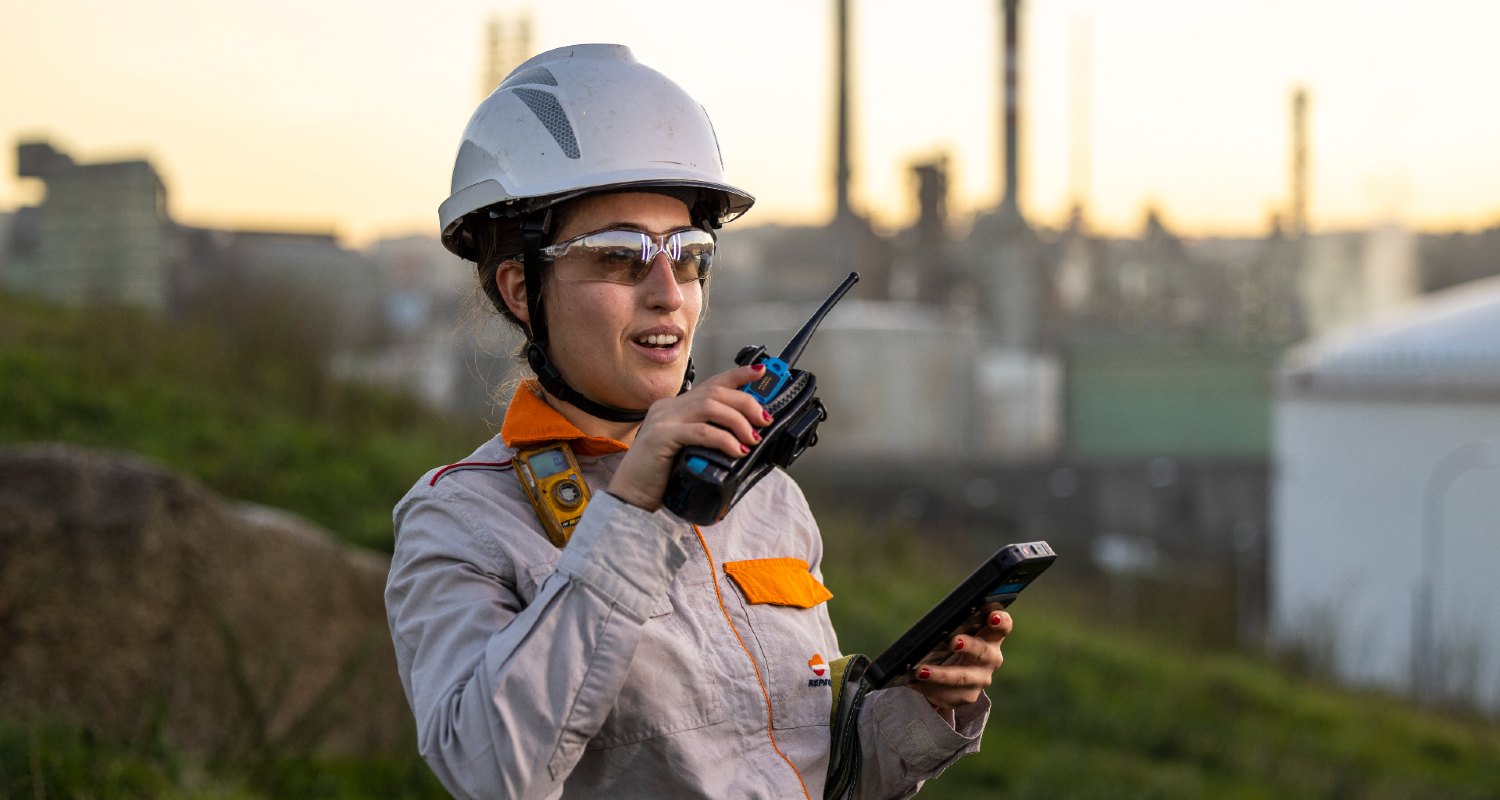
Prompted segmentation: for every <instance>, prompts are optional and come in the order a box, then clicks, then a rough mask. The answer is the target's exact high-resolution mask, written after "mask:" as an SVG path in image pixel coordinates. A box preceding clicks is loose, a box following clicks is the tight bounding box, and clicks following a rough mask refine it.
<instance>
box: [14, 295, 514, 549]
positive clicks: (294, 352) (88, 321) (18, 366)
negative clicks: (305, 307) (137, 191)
mask: <svg viewBox="0 0 1500 800" xmlns="http://www.w3.org/2000/svg"><path fill="white" fill-rule="evenodd" d="M261 307H262V308H263V309H265V313H263V314H259V315H254V316H253V318H252V321H253V324H246V325H242V326H237V327H233V328H231V329H230V330H228V331H226V330H225V326H223V325H217V324H210V322H209V321H199V322H195V323H191V324H184V325H179V326H167V325H163V324H161V323H159V322H156V321H153V320H151V319H149V318H147V317H145V316H144V315H141V314H138V313H134V312H129V311H121V310H100V309H89V310H78V311H73V310H58V309H55V308H50V307H45V306H39V305H35V304H31V303H26V302H22V301H18V300H16V299H13V298H8V297H5V296H0V443H6V442H12V443H13V442H38V441H63V442H71V443H74V444H82V445H89V446H94V447H108V448H115V449H121V450H130V451H134V452H137V453H142V454H145V455H147V456H150V457H152V458H154V459H157V460H159V461H161V462H163V463H165V464H166V465H168V466H169V467H171V468H172V469H174V470H178V471H180V472H184V473H186V474H188V475H192V476H193V477H195V478H197V479H198V480H200V481H202V482H203V483H205V484H207V485H208V486H209V487H210V488H212V489H213V490H215V491H216V492H219V493H220V494H222V495H224V496H226V497H234V498H240V499H244V500H250V501H253V502H257V503H264V504H266V505H271V506H276V507H279V508H285V509H289V510H292V511H296V512H297V513H299V514H302V515H303V516H306V517H308V518H309V519H312V520H314V521H315V522H318V523H319V524H321V525H324V526H326V527H328V528H330V529H332V530H335V531H338V532H339V534H340V535H342V536H344V537H345V538H347V539H349V540H350V541H353V542H355V543H358V544H361V545H364V546H366V547H372V548H375V549H380V550H385V551H387V552H388V551H389V550H390V546H391V535H392V534H391V516H390V514H391V508H392V506H394V505H395V504H396V501H397V500H399V499H400V498H401V496H402V495H403V494H405V493H406V490H407V489H409V488H410V487H411V485H412V483H413V482H414V481H415V480H416V479H417V478H418V477H419V476H420V475H421V474H422V472H424V471H425V470H427V469H428V468H430V467H434V466H437V465H440V464H444V463H448V462H451V461H455V460H457V459H459V458H462V457H463V456H465V455H467V454H468V453H469V452H470V451H472V450H473V449H474V447H475V446H476V445H478V444H479V443H480V442H481V441H483V439H484V438H485V437H486V436H488V435H489V432H488V431H487V429H486V426H485V424H484V423H483V422H482V421H480V420H474V421H472V422H461V421H455V420H453V419H451V418H449V417H446V416H442V415H439V414H436V413H434V412H432V411H429V410H427V409H425V408H423V407H422V406H421V405H420V404H419V403H417V402H415V401H413V400H410V399H408V398H405V397H402V396H400V395H396V394H393V393H391V392H386V391H381V390H378V389H371V388H368V387H363V386H354V385H351V384H347V383H343V382H339V381H335V380H330V379H328V378H326V377H324V375H323V373H322V367H321V363H320V362H321V358H322V355H323V352H322V351H323V346H322V345H321V343H320V340H319V338H318V333H319V332H318V331H316V330H309V329H308V328H307V327H306V326H302V325H299V324H297V322H296V320H297V318H296V317H295V316H294V315H292V314H290V313H288V312H287V310H286V309H285V308H284V307H278V306H275V305H270V306H267V305H266V304H262V306H261Z"/></svg>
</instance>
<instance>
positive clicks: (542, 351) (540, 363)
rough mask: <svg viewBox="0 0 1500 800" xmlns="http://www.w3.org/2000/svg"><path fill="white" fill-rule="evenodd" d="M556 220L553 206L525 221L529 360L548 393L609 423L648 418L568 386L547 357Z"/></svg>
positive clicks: (689, 380) (688, 379)
mask: <svg viewBox="0 0 1500 800" xmlns="http://www.w3.org/2000/svg"><path fill="white" fill-rule="evenodd" d="M551 221H552V213H551V209H546V210H543V211H538V212H535V213H532V214H528V215H527V216H526V218H525V219H524V220H522V222H521V234H522V248H523V249H522V256H521V258H522V260H521V268H522V274H523V275H525V278H526V312H527V315H528V316H530V317H531V326H530V328H531V330H530V334H531V335H530V337H529V338H530V339H531V341H530V342H528V343H527V345H526V363H527V364H529V365H530V366H531V371H532V372H535V373H536V377H537V381H538V382H539V383H541V385H542V389H543V390H544V391H546V392H547V394H550V395H552V396H553V397H556V398H557V399H559V400H561V401H563V402H565V403H570V404H572V405H573V406H576V407H577V408H578V409H579V410H581V411H583V412H584V413H586V414H589V415H592V416H595V417H598V418H599V419H602V420H607V421H609V422H640V421H641V420H643V419H645V418H646V412H645V411H644V410H640V411H637V410H634V409H628V408H617V407H615V406H611V405H606V404H604V403H600V402H598V401H595V400H591V399H589V398H588V397H587V396H585V395H584V394H583V393H582V392H580V391H578V390H577V389H574V388H573V387H572V386H569V385H568V382H567V381H566V380H563V376H562V373H561V372H559V371H558V370H557V367H556V366H555V365H554V364H553V363H552V359H551V358H549V357H548V356H547V322H546V317H544V316H543V315H542V252H541V251H542V240H543V239H544V238H545V237H546V234H547V227H548V225H549V224H550V223H551ZM693 373H694V370H693V358H692V356H689V357H688V363H687V372H686V373H685V374H684V375H683V378H682V386H681V388H679V389H678V390H677V393H678V394H682V393H683V392H686V391H687V390H688V389H691V388H692V387H693V377H694V374H693Z"/></svg>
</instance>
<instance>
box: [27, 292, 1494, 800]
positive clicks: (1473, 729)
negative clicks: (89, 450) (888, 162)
mask: <svg viewBox="0 0 1500 800" xmlns="http://www.w3.org/2000/svg"><path fill="white" fill-rule="evenodd" d="M270 319H273V320H274V319H275V317H274V316H273V317H270ZM267 327H269V328H270V329H268V330H263V331H261V333H260V334H257V335H254V336H249V335H244V334H243V333H241V334H238V335H226V334H224V333H223V332H222V329H221V328H220V327H216V326H211V325H207V324H195V325H189V326H184V327H175V328H170V327H165V326H162V325H160V324H156V323H152V322H150V321H148V320H146V319H143V318H141V317H139V316H137V315H133V314H129V313H124V312H101V311H80V312H71V311H66V312H65V311H57V310H53V309H45V308H41V307H37V306H34V305H28V304H25V303H20V302H17V301H14V300H7V299H4V298H0V442H20V441H40V440H46V441H69V442H75V443H80V444H86V445H92V446H100V447H110V448H119V449H127V450H133V451H138V452H142V453H145V454H147V455H150V456H152V457H154V458H156V459H159V460H161V461H162V462H164V463H166V464H167V465H168V466H170V467H171V468H173V469H177V470H181V471H183V472H186V473H189V474H192V475H194V476H196V477H197V478H198V479H200V480H202V481H203V482H204V483H206V484H208V485H209V486H211V487H212V488H214V489H215V490H216V491H218V492H220V493H222V494H225V495H227V496H231V497H239V498H244V499H249V500H254V501H257V502H261V503H267V504H270V505H275V506H279V507H283V508H287V509H290V510H292V511H295V512H298V513H300V514H303V515H305V516H307V517H309V518H312V519H314V520H317V521H319V522H321V523H323V524H324V525H326V526H328V527H329V528H331V529H332V530H334V531H337V532H339V533H340V534H341V535H343V536H345V537H346V538H348V539H350V540H351V541H355V542H358V543H360V544H364V545H367V546H373V547H377V548H386V547H388V546H389V540H390V521H389V512H390V508H391V505H392V504H393V503H394V502H395V500H396V499H397V498H399V497H400V495H401V494H402V493H403V492H405V491H406V489H407V487H408V486H410V484H411V482H412V481H413V480H414V479H415V477H416V476H417V474H418V473H420V472H421V471H422V470H424V469H426V468H427V467H429V466H432V465H435V464H439V463H442V462H444V461H449V460H453V459H455V458H459V457H461V456H463V455H464V454H466V453H468V452H469V451H470V450H471V449H472V448H473V446H474V445H475V444H477V443H478V441H479V440H480V439H482V438H483V437H484V436H486V435H488V432H487V431H486V430H485V427H484V426H483V425H482V424H480V423H478V422H474V423H463V422H454V421H452V420H450V419H446V418H443V417H441V416H438V415H436V414H433V413H431V412H428V411H425V410H423V409H421V408H420V407H419V406H417V405H416V404H415V403H413V402H411V401H408V400H405V399H402V398H399V397H395V396H392V395H389V394H386V393H382V392H378V391H372V390H369V389H364V388H355V387H351V386H347V385H344V384H340V383H338V382H335V381H330V380H327V379H325V378H323V377H322V376H321V375H320V374H319V373H318V372H317V370H316V369H315V368H314V367H313V366H312V362H311V361H310V360H309V359H310V356H309V353H308V348H309V344H308V342H307V341H306V340H305V338H302V337H301V336H300V335H297V329H296V328H295V327H294V326H291V325H284V324H281V323H276V324H274V325H268V326H267ZM820 516H821V518H822V520H823V522H824V526H825V538H826V540H827V551H828V556H827V563H826V573H827V578H828V583H829V585H830V587H831V588H832V589H833V591H834V593H835V595H836V599H835V601H834V602H833V604H832V613H833V615H834V621H835V624H836V625H837V626H838V628H839V631H840V633H841V638H842V640H843V643H844V647H845V649H846V650H848V651H863V652H875V651H878V650H879V649H880V648H881V647H883V646H884V645H885V644H887V643H889V641H890V640H891V639H892V638H893V637H894V636H895V635H896V634H897V633H899V631H900V629H901V628H903V627H904V626H905V624H906V623H908V622H909V621H911V620H913V619H915V618H916V617H917V616H919V615H920V614H921V613H922V612H924V611H926V610H927V608H928V607H929V606H930V605H931V604H932V603H933V602H934V601H935V600H936V599H937V598H938V597H940V596H941V595H942V593H943V592H944V591H946V589H947V588H948V587H949V586H950V585H951V584H952V583H953V582H954V581H955V580H957V579H958V578H960V577H962V574H963V572H964V570H963V568H962V567H961V566H958V565H956V564H955V563H954V562H953V561H952V560H945V559H940V558H937V557H935V556H933V555H931V552H930V551H933V550H940V549H943V548H934V547H919V546H918V544H917V543H918V542H921V541H923V538H922V537H921V536H920V535H918V534H917V532H914V531H905V530H898V529H878V526H877V529H873V530H872V529H871V526H870V525H868V524H865V523H855V522H852V521H850V520H847V519H840V518H839V517H838V515H837V514H833V513H829V514H821V515H820ZM1057 577H1058V579H1057V580H1053V578H1054V576H1052V575H1049V576H1047V577H1046V578H1044V579H1043V580H1042V581H1041V582H1039V583H1038V585H1037V587H1036V588H1034V589H1032V590H1031V591H1030V592H1028V594H1027V595H1026V596H1025V597H1024V598H1022V601H1021V603H1020V604H1018V606H1017V607H1016V609H1015V614H1016V618H1017V632H1016V635H1015V636H1014V637H1013V638H1012V640H1011V641H1010V642H1009V643H1008V644H1007V647H1006V653H1007V663H1006V666H1005V667H1004V669H1002V670H1001V671H1000V672H999V673H998V675H997V682H996V684H995V686H994V687H993V688H992V689H991V690H990V695H991V697H992V698H994V701H995V707H994V712H993V716H992V718H991V722H990V726H989V728H988V730H987V731H986V733H985V738H984V749H983V751H982V752H981V753H979V754H978V755H976V756H972V757H969V758H966V759H963V760H962V761H960V762H959V763H958V764H957V765H955V766H954V767H953V768H951V769H950V770H949V771H948V773H947V774H945V775H944V776H943V777H942V778H941V779H939V780H937V781H934V782H933V783H931V784H930V785H929V786H928V787H927V788H926V789H925V790H924V791H923V793H922V795H921V796H922V797H924V798H944V797H954V798H958V797H963V798H972V797H1004V798H1007V799H1008V800H1024V799H1025V798H1044V797H1045V798H1132V797H1142V798H1148V797H1149V798H1202V797H1215V798H1218V797H1225V798H1276V800H1289V799H1290V798H1299V797H1307V798H1328V797H1336V798H1365V799H1368V800H1383V799H1384V798H1392V800H1394V799H1395V798H1410V797H1424V798H1426V797H1442V798H1470V797H1472V798H1486V797H1489V798H1492V797H1500V770H1497V769H1495V765H1496V764H1500V728H1497V727H1496V726H1495V725H1494V724H1493V723H1489V722H1484V721H1479V720H1473V719H1463V718H1457V717H1452V716H1442V715H1438V714H1434V713H1429V712H1425V711H1419V710H1415V709H1413V708H1412V707H1411V706H1409V705H1407V704H1404V703H1402V702H1400V701H1398V700H1396V699H1393V698H1390V697H1386V696H1382V695H1376V694H1369V693H1354V692H1349V691H1345V690H1339V689H1335V688H1332V687H1330V686H1329V685H1327V684H1325V683H1322V682H1319V681H1317V680H1314V679H1312V678H1309V677H1306V676H1304V675H1300V674H1297V673H1294V672H1289V671H1288V670H1286V669H1284V668H1280V667H1277V666H1275V665H1273V664H1268V663H1266V661H1265V660H1264V659H1261V660H1257V659H1254V658H1250V657H1247V656H1240V655H1233V654H1229V653H1224V652H1208V651H1203V650H1195V649H1190V648H1189V647H1187V646H1186V645H1184V644H1182V643H1181V642H1180V640H1179V641H1178V642H1176V643H1169V642H1168V640H1166V639H1164V638H1163V637H1161V636H1160V635H1158V636H1157V637H1155V638H1153V637H1146V636H1142V635H1140V634H1138V633H1135V634H1132V633H1129V632H1126V631H1122V630H1121V629H1120V628H1119V627H1118V626H1112V625H1106V624H1101V623H1100V622H1098V621H1097V620H1098V619H1100V618H1104V617H1106V616H1108V615H1106V614H1099V615H1092V614H1090V615H1084V614H1080V613H1079V611H1078V609H1080V608H1090V607H1102V606H1103V604H1102V603H1099V604H1093V605H1091V604H1090V603H1089V602H1088V601H1087V600H1084V599H1080V597H1079V596H1078V595H1077V594H1074V593H1073V592H1072V591H1071V590H1069V588H1068V584H1067V582H1066V581H1064V580H1061V576H1057ZM1162 622H1163V624H1164V625H1166V626H1170V625H1171V624H1172V620H1170V619H1167V620H1163V621H1162ZM0 646H3V643H0ZM442 796H443V793H442V791H441V789H440V787H438V785H437V783H436V782H435V780H434V779H433V778H432V777H431V775H430V773H428V772H427V770H426V768H425V766H424V765H422V764H421V762H420V761H419V760H418V759H417V757H416V756H415V754H409V755H404V756H401V757H392V758H370V759H359V760H350V759H326V758H324V759H315V758H311V757H307V756H304V755H300V754H290V753H266V752H256V753H250V754H240V755H236V756H228V755H226V756H223V757H220V758H212V757H210V758H206V759H205V758H198V757H193V756H188V755H185V754H182V753H179V752H175V751H173V750H172V749H171V748H170V747H168V746H166V745H165V744H163V743H162V737H161V735H160V732H159V731H146V732H143V733H142V734H141V735H140V736H138V737H135V739H134V740H133V741H107V740H104V739H101V738H100V737H98V736H96V735H95V734H93V733H91V732H90V731H88V730H87V729H85V728H82V727H79V726H77V725H62V724H44V723H35V724H22V723H20V722H18V721H14V720H10V721H4V720H3V719H0V797H18V798H51V797H88V798H101V799H103V798H144V797H153V798H154V797H166V798H281V797H297V798H362V797H372V798H373V797H380V798H387V797H396V798H401V797H442Z"/></svg>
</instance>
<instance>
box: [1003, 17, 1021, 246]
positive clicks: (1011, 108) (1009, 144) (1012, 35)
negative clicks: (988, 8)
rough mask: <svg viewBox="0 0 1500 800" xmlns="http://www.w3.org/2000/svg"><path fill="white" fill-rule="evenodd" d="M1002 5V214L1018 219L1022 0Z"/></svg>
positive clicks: (1019, 217) (1019, 214)
mask: <svg viewBox="0 0 1500 800" xmlns="http://www.w3.org/2000/svg"><path fill="white" fill-rule="evenodd" d="M1000 5H1001V11H1002V13H1001V29H1000V33H1001V37H1002V38H1003V41H1004V42H1005V48H1004V56H1003V60H1002V61H1001V65H1000V77H1001V80H1002V82H1003V84H1004V86H1005V102H1004V104H1003V105H1002V106H1001V112H1000V113H1001V118H1000V123H1001V129H1002V130H1003V131H1004V141H1003V147H1004V150H1003V152H1002V162H1001V163H1003V164H1004V166H1005V174H1004V175H1003V176H1001V177H1002V181H1003V183H1002V185H1003V186H1004V187H1005V193H1004V194H1003V195H1001V197H1000V216H1001V219H1002V220H1007V221H1016V220H1020V219H1021V207H1020V192H1021V189H1020V184H1021V177H1020V174H1019V173H1020V165H1019V161H1020V159H1019V158H1018V157H1017V151H1018V149H1019V141H1018V140H1019V138H1020V125H1019V122H1018V117H1019V112H1020V105H1021V97H1020V95H1021V89H1020V80H1019V78H1020V76H1019V72H1020V63H1021V50H1020V47H1019V46H1018V44H1017V39H1018V38H1019V33H1018V27H1017V23H1016V18H1017V17H1018V16H1019V15H1020V6H1021V0H1000Z"/></svg>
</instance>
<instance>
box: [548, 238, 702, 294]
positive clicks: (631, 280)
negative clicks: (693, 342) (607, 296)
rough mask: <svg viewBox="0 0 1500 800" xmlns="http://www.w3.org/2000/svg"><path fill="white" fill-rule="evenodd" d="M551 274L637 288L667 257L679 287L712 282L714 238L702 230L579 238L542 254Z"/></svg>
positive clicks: (552, 247) (559, 277)
mask: <svg viewBox="0 0 1500 800" xmlns="http://www.w3.org/2000/svg"><path fill="white" fill-rule="evenodd" d="M541 253H542V255H543V256H545V257H546V258H548V259H551V261H552V264H553V272H554V274H555V275H556V276H557V278H558V279H559V280H564V281H609V282H611V283H623V284H626V285H627V286H634V285H636V284H637V283H640V282H641V281H642V280H644V279H645V278H646V275H648V274H650V272H651V265H652V264H653V263H654V262H655V261H656V256H657V255H658V254H660V253H666V255H667V260H668V261H669V262H671V264H672V275H673V277H675V278H676V279H677V282H678V283H687V282H688V281H701V280H703V279H704V278H707V277H708V268H709V266H710V265H711V264H712V263H713V260H714V237H713V236H712V235H710V234H709V233H708V232H707V231H705V230H702V229H699V228H684V229H682V230H679V231H672V232H671V233H663V234H660V235H657V234H654V233H646V232H645V231H632V230H604V231H594V232H592V233H585V234H583V235H581V236H575V237H573V238H572V239H569V240H567V241H566V242H558V243H557V244H554V245H551V246H550V247H544V248H542V250H541Z"/></svg>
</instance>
